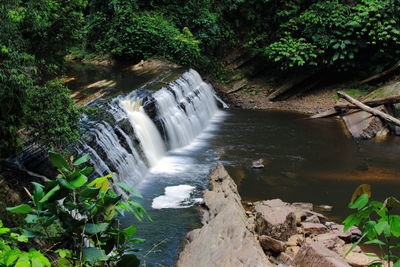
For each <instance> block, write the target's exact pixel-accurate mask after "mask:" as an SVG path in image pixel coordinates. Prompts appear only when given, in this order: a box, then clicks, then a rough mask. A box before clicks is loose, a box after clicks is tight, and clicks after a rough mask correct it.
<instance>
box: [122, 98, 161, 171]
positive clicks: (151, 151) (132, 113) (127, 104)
mask: <svg viewBox="0 0 400 267" xmlns="http://www.w3.org/2000/svg"><path fill="white" fill-rule="evenodd" d="M121 104H122V106H123V107H124V108H125V112H126V113H127V114H128V118H129V120H130V121H131V123H132V126H133V128H134V129H135V133H136V136H137V137H138V138H139V140H140V144H141V146H142V148H143V152H144V154H145V155H146V158H147V160H148V162H149V164H150V166H151V167H154V166H155V165H156V164H157V163H158V162H159V161H160V160H161V158H162V157H164V155H165V146H164V143H163V140H162V138H161V135H160V133H159V132H158V129H157V127H156V126H155V124H154V122H153V121H152V120H151V119H150V118H149V116H147V114H146V112H144V110H143V107H142V106H141V103H140V101H139V100H137V101H136V102H133V101H132V100H130V99H125V100H122V101H121Z"/></svg>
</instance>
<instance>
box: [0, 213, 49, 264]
mask: <svg viewBox="0 0 400 267" xmlns="http://www.w3.org/2000/svg"><path fill="white" fill-rule="evenodd" d="M27 242H28V237H26V236H25V235H23V234H18V233H16V232H13V231H12V229H10V228H6V227H4V226H3V223H2V221H1V220H0V266H16V267H31V266H32V267H50V266H51V264H50V261H49V260H48V258H46V257H45V256H44V255H43V254H42V253H41V252H39V251H37V250H36V249H33V248H32V249H30V250H29V251H21V250H20V249H19V248H18V245H19V244H21V243H22V244H23V243H27Z"/></svg>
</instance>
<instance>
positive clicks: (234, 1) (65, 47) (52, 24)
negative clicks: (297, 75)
mask: <svg viewBox="0 0 400 267" xmlns="http://www.w3.org/2000/svg"><path fill="white" fill-rule="evenodd" d="M399 9H400V1H399V0H342V1H339V0H337V1H332V0H330V1H329V0H328V1H316V0H290V1H278V0H261V1H260V0H222V1H216V0H200V1H193V0H189V1H181V0H168V1H166V0H146V1H144V0H109V1H102V0H67V1H62V0H4V1H2V5H1V6H0V18H1V24H0V58H1V60H0V81H1V84H0V85H1V87H0V98H1V99H0V100H1V103H2V105H1V121H0V135H1V138H2V142H1V147H0V149H1V151H2V155H1V156H2V157H7V156H10V155H13V154H14V153H15V152H16V151H17V149H18V143H19V140H18V138H17V136H18V134H17V131H19V130H21V129H26V130H27V132H28V133H29V134H30V135H31V136H32V137H34V138H36V139H38V140H39V142H41V143H43V144H44V145H46V146H48V147H53V148H54V147H59V146H61V144H62V143H63V142H65V141H71V140H74V139H76V138H77V137H78V136H79V124H78V122H79V111H78V110H77V108H76V107H74V105H73V102H72V100H71V99H70V98H69V92H68V89H67V88H66V87H65V86H64V85H63V84H62V82H60V81H58V80H55V79H56V78H57V77H60V76H61V75H62V73H63V66H64V63H65V62H64V57H65V56H66V55H67V54H68V53H71V51H75V52H76V51H79V53H81V54H82V55H85V54H89V53H92V54H102V55H109V56H111V57H114V58H117V59H124V60H131V61H138V60H141V59H148V58H150V57H161V58H165V59H168V60H171V61H174V62H177V63H179V64H182V65H188V66H194V67H196V68H197V69H199V70H202V71H205V72H213V71H215V69H216V68H215V66H216V65H221V63H219V62H220V59H222V58H223V57H224V56H226V55H227V54H229V53H230V52H232V51H240V53H244V54H247V55H248V56H249V57H250V56H251V57H255V58H257V59H258V60H259V61H261V62H262V64H263V65H264V66H265V67H267V66H268V67H269V68H271V67H272V68H275V69H280V70H281V71H301V70H303V69H310V68H315V69H330V70H332V71H335V72H349V71H358V72H361V71H363V72H364V73H371V74H372V73H376V72H379V71H381V70H383V69H385V68H388V67H390V66H392V65H393V64H394V63H395V62H397V61H398V60H399V53H400V46H399V38H400V18H399V16H398V14H399V11H400V10H399ZM38 103H40V104H38ZM50 116H51V118H52V121H51V123H47V122H46V119H45V118H46V117H47V118H48V117H50ZM55 135H56V136H57V138H56V139H52V141H51V142H49V138H48V137H50V136H55Z"/></svg>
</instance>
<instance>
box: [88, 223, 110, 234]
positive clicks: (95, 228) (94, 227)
mask: <svg viewBox="0 0 400 267" xmlns="http://www.w3.org/2000/svg"><path fill="white" fill-rule="evenodd" d="M107 228H108V223H88V224H86V226H85V233H87V234H89V235H92V234H97V233H101V232H104V231H105V230H107Z"/></svg>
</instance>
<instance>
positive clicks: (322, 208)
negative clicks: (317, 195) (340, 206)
mask: <svg viewBox="0 0 400 267" xmlns="http://www.w3.org/2000/svg"><path fill="white" fill-rule="evenodd" d="M316 209H318V211H325V212H329V211H332V210H333V206H330V205H317V206H316Z"/></svg>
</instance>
